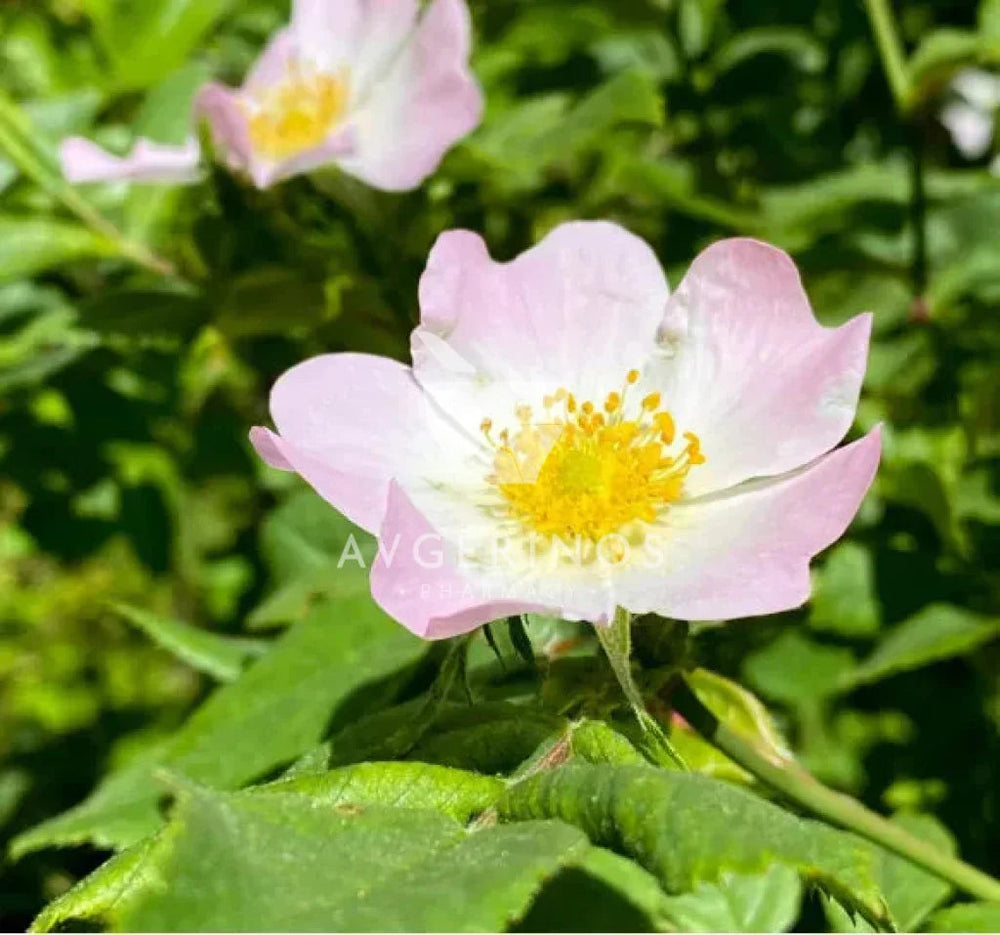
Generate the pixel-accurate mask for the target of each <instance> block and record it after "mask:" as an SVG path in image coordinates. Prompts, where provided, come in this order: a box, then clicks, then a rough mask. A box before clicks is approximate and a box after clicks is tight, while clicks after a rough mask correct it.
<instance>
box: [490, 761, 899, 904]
mask: <svg viewBox="0 0 1000 935" xmlns="http://www.w3.org/2000/svg"><path fill="white" fill-rule="evenodd" d="M497 808H498V810H499V813H500V815H501V817H502V818H503V819H506V820H515V821H523V820H530V819H538V818H559V819H562V820H563V821H568V822H570V823H572V824H575V825H578V826H580V827H581V828H583V829H584V830H585V831H586V832H587V834H588V835H589V836H590V837H591V839H592V840H593V841H594V843H595V844H600V845H605V846H608V847H612V848H614V849H615V850H619V851H622V852H624V853H626V854H628V855H630V856H632V857H634V858H635V859H636V860H637V861H639V863H641V864H642V865H643V866H644V867H645V868H646V869H647V870H649V871H650V872H651V873H653V874H654V875H655V876H656V877H657V878H658V879H659V881H660V883H661V884H662V886H663V887H664V889H665V890H666V891H667V892H668V893H671V894H679V893H685V892H689V891H691V890H693V889H695V888H696V887H697V886H698V884H699V883H702V882H708V883H718V882H719V881H720V880H721V879H722V878H723V875H724V874H726V873H737V874H758V873H762V872H764V871H765V870H767V868H768V867H769V866H771V865H772V864H775V863H777V864H783V865H786V866H789V867H792V868H793V869H794V870H795V871H796V872H797V873H798V874H799V875H800V876H801V877H802V878H803V879H804V880H806V881H809V882H812V883H816V884H818V885H820V886H821V887H823V888H824V889H825V890H827V891H829V892H831V893H833V894H835V895H836V896H837V898H838V899H840V900H841V901H843V902H845V903H846V904H847V905H849V906H851V907H852V908H854V909H857V910H858V911H859V912H861V913H863V914H864V915H865V917H866V918H868V919H870V920H871V921H873V922H875V923H884V922H885V921H886V907H885V903H884V901H883V899H882V896H881V894H880V892H879V889H878V886H877V884H876V882H875V879H874V877H873V866H872V863H873V858H872V854H871V851H870V849H869V848H868V846H867V844H866V843H865V842H863V841H861V840H859V839H857V838H854V837H853V836H851V835H849V834H845V833H843V832H840V831H835V830H834V829H832V828H830V827H828V826H826V825H823V824H820V823H818V822H813V821H806V820H804V819H801V818H797V817H796V816H794V815H792V814H791V813H789V812H786V811H784V810H783V809H781V808H779V807H778V806H776V805H773V804H771V803H770V802H766V801H764V800H763V799H760V798H758V797H757V796H755V795H754V794H753V793H751V792H748V791H745V790H743V789H741V788H739V787H736V786H732V785H730V784H728V783H725V782H722V781H720V780H715V779H712V778H709V777H707V776H700V775H698V774H695V773H680V772H671V771H666V770H651V769H647V768H645V767H642V766H565V767H562V768H561V769H558V770H554V771H551V772H547V773H539V774H536V775H535V776H532V777H530V778H528V779H526V780H524V781H523V782H520V783H517V784H516V785H514V786H513V787H512V788H511V789H510V791H509V792H508V793H507V795H506V796H505V797H504V798H502V799H501V800H500V802H499V803H498V806H497Z"/></svg>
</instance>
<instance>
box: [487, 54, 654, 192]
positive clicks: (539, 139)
mask: <svg viewBox="0 0 1000 935" xmlns="http://www.w3.org/2000/svg"><path fill="white" fill-rule="evenodd" d="M663 120H664V107H663V99H662V97H661V95H660V90H659V86H658V84H657V83H656V81H655V80H654V79H653V78H652V77H651V76H650V75H649V73H648V72H646V71H644V70H641V69H635V70H630V71H627V72H623V73H621V74H619V75H616V76H615V77H614V78H611V79H609V80H608V81H606V82H605V83H604V84H602V85H601V86H600V87H598V88H596V89H595V90H594V91H591V92H590V93H589V94H588V95H586V96H585V97H583V98H582V99H581V100H580V101H578V102H577V103H576V104H575V105H573V106H569V105H568V103H567V99H566V96H565V95H563V94H547V95H543V96H539V97H536V98H531V99H528V100H527V101H526V102H523V103H520V104H519V105H518V106H517V107H515V108H512V109H511V110H509V111H508V112H507V113H502V114H498V115H497V116H496V118H495V119H494V120H493V121H491V122H490V123H489V124H487V126H486V127H485V128H484V129H483V131H482V132H480V133H479V134H477V136H476V137H475V138H474V139H473V140H472V141H470V144H469V147H470V150H471V151H472V152H475V153H476V154H478V155H479V156H480V158H482V159H484V160H486V161H487V162H488V163H489V164H490V165H491V166H492V167H493V171H494V173H495V174H496V180H495V184H498V185H502V186H503V187H504V188H505V189H513V190H515V191H518V190H523V189H530V188H534V187H537V186H538V185H540V184H542V181H543V180H544V178H545V174H546V173H547V172H549V171H551V170H553V169H555V168H557V167H562V168H565V167H567V166H568V165H569V164H570V163H571V162H573V161H574V160H575V159H577V158H579V157H581V156H583V155H585V154H587V153H589V152H592V151H593V150H594V149H595V148H596V147H597V146H599V145H600V144H601V143H602V142H604V141H605V140H606V139H607V134H608V133H610V132H611V131H612V130H614V129H616V128H618V127H620V126H624V125H627V124H637V125H640V126H652V127H657V126H662V124H663ZM501 172H502V173H503V174H500V173H501Z"/></svg>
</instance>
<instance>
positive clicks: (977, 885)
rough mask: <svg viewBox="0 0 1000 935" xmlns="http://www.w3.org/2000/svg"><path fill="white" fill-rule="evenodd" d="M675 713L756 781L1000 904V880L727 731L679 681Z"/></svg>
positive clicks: (737, 734)
mask: <svg viewBox="0 0 1000 935" xmlns="http://www.w3.org/2000/svg"><path fill="white" fill-rule="evenodd" d="M671 700H672V702H673V705H674V707H675V708H676V710H677V711H678V713H680V714H681V715H682V716H683V717H684V719H685V720H686V721H687V722H688V723H689V724H690V725H691V726H692V727H693V728H694V729H695V730H697V731H698V733H700V734H701V735H702V736H703V737H704V738H705V739H706V740H708V741H709V742H710V743H712V744H713V745H714V746H716V747H718V748H719V750H721V751H722V752H723V753H725V754H726V756H728V757H729V758H730V759H731V760H733V761H734V762H735V763H737V764H738V765H740V766H742V767H743V768H744V769H745V770H746V771H747V772H749V773H752V774H753V775H754V776H756V777H757V778H758V779H759V780H761V781H762V782H764V783H766V784H767V785H769V786H771V787H772V788H773V789H776V790H777V791H778V792H780V793H782V794H783V795H784V796H785V797H786V798H787V799H789V800H790V801H792V802H794V803H796V804H797V805H800V806H802V807H803V808H805V809H808V810H809V811H810V812H812V813H813V814H815V815H818V816H819V817H820V818H823V819H824V820H826V821H828V822H830V823H831V824H834V825H838V826H840V827H842V828H846V829H847V830H848V831H853V832H854V833H855V834H858V835H860V836H861V837H864V838H867V839H868V840H869V841H873V842H874V843H875V844H879V845H881V846H882V847H884V848H886V849H887V850H889V851H892V852H893V853H894V854H898V855H899V856H900V857H903V858H905V859H907V860H909V861H911V862H912V863H914V864H916V865H917V866H919V867H922V868H923V869H925V870H927V871H929V872H931V873H933V874H934V875H936V876H938V877H941V878H942V879H943V880H947V881H948V882H950V883H953V884H954V885H955V886H956V887H958V888H959V889H960V890H962V891H964V892H965V893H967V894H969V895H970V896H974V897H976V898H977V899H984V900H1000V881H998V880H995V879H993V877H991V876H988V875H987V874H985V873H983V872H982V871H980V870H977V869H976V868H975V867H972V866H970V865H969V864H967V863H964V862H963V861H961V860H958V859H957V858H954V857H949V856H948V855H947V854H946V853H944V851H942V850H940V849H939V848H937V847H935V846H934V845H933V844H930V843H928V842H927V841H922V840H920V839H919V838H916V837H914V836H913V835H912V834H909V833H908V832H907V831H904V830H903V829H902V828H901V827H899V826H898V825H894V824H892V823H891V822H889V821H886V820H885V819H884V818H883V817H882V816H881V815H877V814H876V813H875V812H873V811H870V810H869V809H867V808H865V806H863V805H862V804H861V803H860V802H858V801H856V800H855V799H852V798H850V797H849V796H846V795H842V794H841V793H839V792H835V791H834V790H833V789H829V788H827V787H826V786H824V785H823V784H822V783H820V782H819V781H818V780H817V779H816V778H815V777H813V776H812V775H810V774H809V773H807V772H806V771H805V770H804V769H802V768H801V767H800V766H798V765H797V764H796V763H794V762H792V761H791V760H787V759H785V758H783V757H780V756H778V755H776V754H775V753H774V752H773V751H768V750H765V749H763V748H762V747H760V746H758V745H757V744H756V743H754V741H753V740H751V739H750V738H748V737H745V736H744V735H742V734H739V733H736V732H735V731H732V730H730V729H729V728H728V727H726V725H725V724H723V723H722V722H721V721H719V719H718V718H717V717H716V716H715V715H714V714H712V712H711V711H709V710H708V708H706V707H705V705H704V704H702V702H701V701H700V700H699V699H698V697H697V696H696V695H695V693H694V692H693V691H692V690H691V688H690V686H689V685H688V684H687V682H686V681H684V679H683V678H681V679H680V680H679V681H678V684H677V687H676V689H675V691H674V694H673V696H672V699H671Z"/></svg>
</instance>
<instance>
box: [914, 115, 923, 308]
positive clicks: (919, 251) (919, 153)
mask: <svg viewBox="0 0 1000 935" xmlns="http://www.w3.org/2000/svg"><path fill="white" fill-rule="evenodd" d="M910 135H911V139H912V144H911V147H910V160H911V172H912V181H913V198H912V200H911V202H910V221H911V224H912V225H913V297H914V299H915V300H916V301H922V299H923V296H924V293H925V292H926V291H927V187H926V185H925V182H924V137H923V128H922V127H921V126H919V125H914V126H912V127H910Z"/></svg>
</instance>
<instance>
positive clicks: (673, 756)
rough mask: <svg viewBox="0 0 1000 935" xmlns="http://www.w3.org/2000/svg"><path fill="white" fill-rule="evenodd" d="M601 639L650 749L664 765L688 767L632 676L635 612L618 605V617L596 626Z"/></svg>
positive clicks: (598, 637)
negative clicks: (647, 705)
mask: <svg viewBox="0 0 1000 935" xmlns="http://www.w3.org/2000/svg"><path fill="white" fill-rule="evenodd" d="M594 629H595V630H596V631H597V639H598V641H599V642H600V644H601V648H602V649H603V650H604V654H605V655H606V656H607V657H608V662H609V663H611V669H612V671H613V672H614V673H615V678H617V679H618V684H619V685H621V687H622V691H623V692H624V693H625V698H626V700H627V701H628V703H629V706H630V707H631V708H632V712H633V714H635V718H636V720H637V721H638V722H639V727H640V728H641V729H642V733H643V735H644V737H645V738H646V742H647V744H648V745H649V752H650V754H651V755H652V757H653V759H655V760H656V761H657V762H658V763H660V764H661V765H664V766H666V765H668V764H669V765H672V766H674V767H680V768H681V769H687V764H686V763H685V762H684V760H683V759H682V758H681V755H680V754H679V753H678V752H677V751H676V750H675V749H674V747H673V744H671V743H670V741H669V740H668V739H667V735H666V734H665V733H664V732H663V728H661V727H660V725H659V724H658V723H657V722H656V719H655V718H654V717H653V716H652V715H651V714H650V713H649V712H648V711H647V710H646V705H645V702H643V700H642V693H641V692H640V691H639V688H638V686H637V685H636V684H635V680H634V679H633V678H632V666H631V656H632V615H631V614H630V613H629V612H628V611H627V610H625V609H624V608H623V607H617V608H615V615H614V618H613V619H612V620H611V622H610V623H608V624H606V625H604V626H596V627H594Z"/></svg>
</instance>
